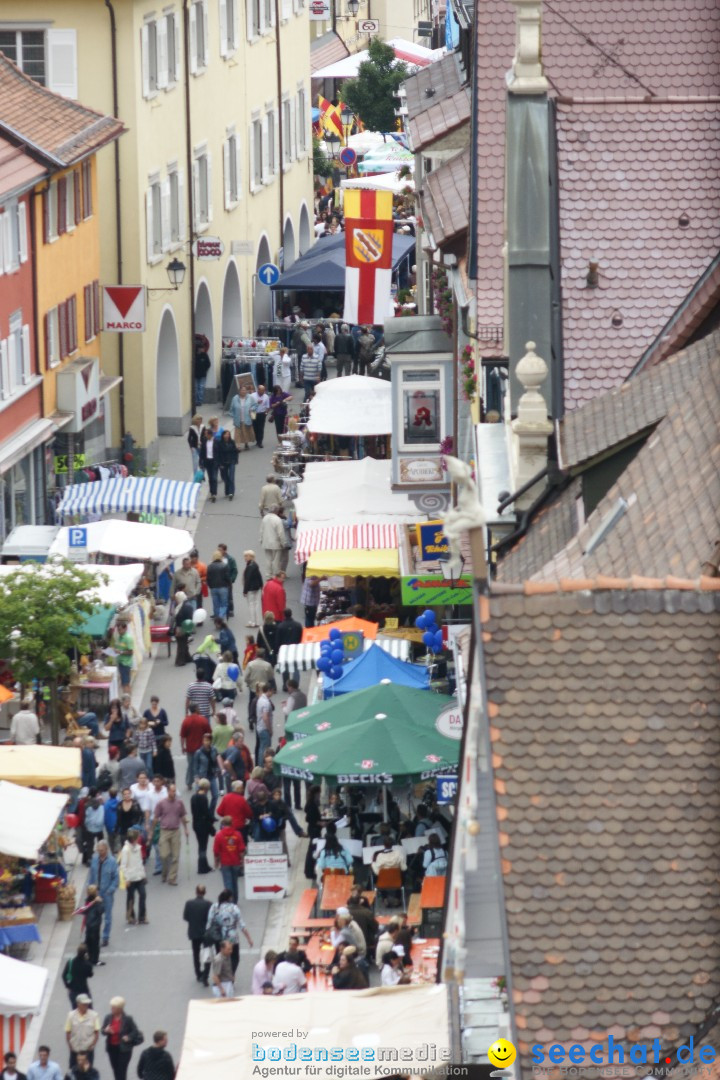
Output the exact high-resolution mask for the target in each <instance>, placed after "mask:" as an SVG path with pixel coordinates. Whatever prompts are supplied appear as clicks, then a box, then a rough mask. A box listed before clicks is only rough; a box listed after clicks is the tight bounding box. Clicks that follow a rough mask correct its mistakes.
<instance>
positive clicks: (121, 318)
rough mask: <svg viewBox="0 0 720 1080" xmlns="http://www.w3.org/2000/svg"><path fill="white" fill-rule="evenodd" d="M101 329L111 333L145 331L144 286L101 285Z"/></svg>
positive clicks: (138, 332) (139, 332)
mask: <svg viewBox="0 0 720 1080" xmlns="http://www.w3.org/2000/svg"><path fill="white" fill-rule="evenodd" d="M102 328H103V330H105V331H109V332H110V333H113V334H142V333H144V331H145V286H144V285H103V325H102Z"/></svg>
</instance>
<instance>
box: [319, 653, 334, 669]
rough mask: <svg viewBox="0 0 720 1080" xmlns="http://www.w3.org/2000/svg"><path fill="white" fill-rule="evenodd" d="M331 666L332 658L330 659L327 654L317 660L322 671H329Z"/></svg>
mask: <svg viewBox="0 0 720 1080" xmlns="http://www.w3.org/2000/svg"><path fill="white" fill-rule="evenodd" d="M331 666H332V665H331V663H330V660H329V658H328V657H327V656H321V657H320V659H319V660H318V662H317V669H318V671H322V672H326V671H329V670H330V668H331Z"/></svg>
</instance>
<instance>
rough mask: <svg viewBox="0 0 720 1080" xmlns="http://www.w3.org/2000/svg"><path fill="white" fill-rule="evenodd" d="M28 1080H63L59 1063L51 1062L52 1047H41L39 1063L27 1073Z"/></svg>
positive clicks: (39, 1048) (34, 1063)
mask: <svg viewBox="0 0 720 1080" xmlns="http://www.w3.org/2000/svg"><path fill="white" fill-rule="evenodd" d="M27 1075H28V1080H62V1072H61V1071H60V1066H59V1065H58V1063H57V1061H51V1060H50V1047H49V1046H39V1047H38V1056H37V1061H33V1063H32V1065H31V1066H30V1068H29V1069H28V1071H27Z"/></svg>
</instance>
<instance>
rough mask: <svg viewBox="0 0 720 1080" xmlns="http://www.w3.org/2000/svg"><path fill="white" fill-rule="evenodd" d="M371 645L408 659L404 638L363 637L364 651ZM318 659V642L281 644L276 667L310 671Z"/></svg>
mask: <svg viewBox="0 0 720 1080" xmlns="http://www.w3.org/2000/svg"><path fill="white" fill-rule="evenodd" d="M371 645H379V646H380V648H381V649H384V650H385V652H386V653H390V655H391V656H394V657H395V659H396V660H409V659H410V642H409V641H406V640H405V639H404V638H389V637H388V638H385V637H377V638H376V639H375V641H371V640H370V639H369V638H366V639H365V643H364V646H363V648H364V651H366V652H367V650H368V649H369V648H370V646H371ZM319 659H320V642H319V641H303V642H301V643H300V644H299V645H281V646H280V649H279V651H278V660H277V667H278V670H279V671H287V672H291V671H296V670H297V671H312V670H313V669H314V667H315V665H316V664H317V662H318V660H319Z"/></svg>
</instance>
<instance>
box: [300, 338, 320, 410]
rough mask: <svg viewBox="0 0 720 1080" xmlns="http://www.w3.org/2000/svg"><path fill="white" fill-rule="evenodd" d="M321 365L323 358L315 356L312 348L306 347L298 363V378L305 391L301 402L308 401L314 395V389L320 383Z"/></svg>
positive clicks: (310, 346)
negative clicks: (299, 377)
mask: <svg viewBox="0 0 720 1080" xmlns="http://www.w3.org/2000/svg"><path fill="white" fill-rule="evenodd" d="M322 365H323V358H322V357H321V356H320V355H317V356H316V355H315V350H314V349H313V346H312V345H308V346H307V349H306V350H305V356H304V357H303V358H302V360H301V361H300V376H301V378H302V384H303V389H304V391H305V397H304V398H303V401H309V400H310V398H311V397H312V395H313V394H314V393H315V387H316V386H317V384H318V383H319V382H320V376H321V375H322Z"/></svg>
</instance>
